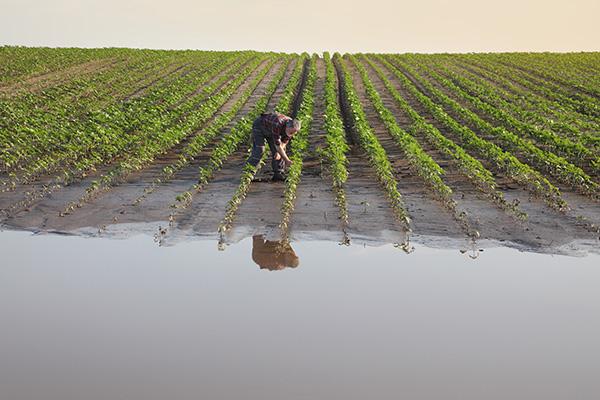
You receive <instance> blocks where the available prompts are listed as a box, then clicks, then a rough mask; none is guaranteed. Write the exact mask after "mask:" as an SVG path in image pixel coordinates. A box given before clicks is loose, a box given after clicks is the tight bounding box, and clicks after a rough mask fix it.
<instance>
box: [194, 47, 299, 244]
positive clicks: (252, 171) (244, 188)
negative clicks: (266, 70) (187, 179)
mask: <svg viewBox="0 0 600 400" xmlns="http://www.w3.org/2000/svg"><path fill="white" fill-rule="evenodd" d="M307 58H308V55H307V54H303V55H302V56H301V57H300V59H299V60H298V62H297V64H296V67H295V69H294V72H293V73H292V76H291V77H290V80H289V81H288V83H287V85H286V88H285V90H284V93H283V94H282V96H281V97H280V99H279V101H278V102H277V105H276V106H275V110H277V111H278V112H281V113H285V114H289V113H290V112H291V111H293V110H292V106H293V102H294V99H295V97H296V96H299V95H300V93H299V90H300V87H301V86H302V79H303V77H302V75H303V71H304V70H305V64H306V61H307ZM256 117H258V114H257V115H256ZM254 118H255V117H254V116H253V118H252V120H253V119H254ZM249 122H250V124H252V121H249ZM248 134H249V132H248V133H246V138H248ZM236 147H237V146H236ZM267 157H268V151H265V152H264V153H263V155H262V158H261V160H260V162H259V163H258V165H256V166H252V165H249V164H247V165H245V166H244V170H243V172H242V176H241V178H240V183H239V185H238V187H237V189H236V191H235V193H234V194H233V196H232V197H231V199H230V200H229V202H228V203H227V206H226V209H225V216H224V217H223V219H222V221H221V223H220V224H219V229H218V230H219V232H220V233H221V235H224V234H225V233H226V232H227V231H228V230H229V229H231V226H232V224H233V221H234V220H235V217H236V215H237V211H238V209H239V207H240V205H241V204H242V201H243V200H244V199H245V198H246V196H247V195H248V191H249V190H250V185H251V183H252V180H253V179H254V177H255V175H256V173H257V172H258V171H259V170H260V169H261V168H262V166H263V165H264V161H265V160H266V159H267ZM201 179H203V177H202V173H201ZM204 179H205V178H204Z"/></svg>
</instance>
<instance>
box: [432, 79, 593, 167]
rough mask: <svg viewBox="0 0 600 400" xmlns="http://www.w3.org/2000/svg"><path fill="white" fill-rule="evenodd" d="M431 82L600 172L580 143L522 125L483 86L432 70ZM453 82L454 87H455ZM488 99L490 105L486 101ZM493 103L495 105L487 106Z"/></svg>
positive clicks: (578, 162)
mask: <svg viewBox="0 0 600 400" xmlns="http://www.w3.org/2000/svg"><path fill="white" fill-rule="evenodd" d="M427 73H429V74H430V75H431V76H432V77H433V78H434V79H436V80H437V81H438V82H440V83H441V84H442V85H444V86H445V87H446V88H448V89H449V90H451V91H452V92H453V93H455V94H456V95H457V96H459V97H460V98H462V99H464V100H466V101H467V102H468V103H469V104H471V105H472V106H473V107H475V108H476V109H477V110H479V111H481V112H482V113H484V114H485V115H487V116H489V117H491V118H492V119H493V120H494V121H495V122H496V123H497V124H501V125H504V126H506V127H507V128H509V129H511V130H513V131H514V132H515V133H520V134H522V135H523V136H528V137H530V138H532V139H533V140H535V141H536V142H537V143H540V144H543V145H545V147H548V148H549V149H551V150H552V151H553V152H554V153H556V155H559V156H563V157H565V158H566V159H568V160H569V161H570V162H572V163H575V164H578V165H580V166H581V164H584V163H585V161H590V162H591V166H592V168H593V169H594V170H595V171H598V169H599V168H600V160H599V159H598V157H597V156H595V155H594V154H593V153H592V152H591V151H590V150H588V149H587V148H586V147H584V146H582V145H581V144H580V143H574V142H572V141H571V140H569V139H567V138H562V137H560V136H558V135H556V134H555V133H554V132H552V131H550V130H548V129H543V128H539V127H534V126H532V125H530V124H528V123H524V122H521V121H520V120H518V119H516V118H515V117H513V116H512V115H510V114H509V113H508V112H506V111H504V110H503V109H502V108H510V105H509V104H508V102H506V101H503V100H502V99H500V98H499V96H498V95H496V94H495V93H494V92H493V91H492V90H490V89H489V88H486V87H484V86H481V85H478V84H476V83H474V82H472V81H469V80H467V79H465V78H463V77H460V76H458V75H457V74H454V73H452V72H448V71H447V73H448V74H450V76H451V78H452V80H450V79H446V78H445V77H443V76H441V75H440V74H438V73H437V72H435V71H433V70H428V71H427ZM455 82H456V83H455ZM490 97H491V101H490V100H488V99H489V98H490ZM490 103H495V104H493V105H492V104H490ZM517 112H518V113H524V111H523V110H517Z"/></svg>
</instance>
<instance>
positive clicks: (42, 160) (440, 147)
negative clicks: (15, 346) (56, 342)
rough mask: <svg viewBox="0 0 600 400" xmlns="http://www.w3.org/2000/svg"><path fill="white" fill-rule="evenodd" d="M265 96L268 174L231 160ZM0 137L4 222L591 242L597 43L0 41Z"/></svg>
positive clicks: (599, 113)
mask: <svg viewBox="0 0 600 400" xmlns="http://www.w3.org/2000/svg"><path fill="white" fill-rule="evenodd" d="M267 110H277V111H280V112H283V113H285V114H288V115H290V116H293V117H296V118H298V119H300V120H301V121H302V129H301V131H300V132H299V133H298V134H297V135H296V136H295V137H294V139H293V140H292V143H291V146H290V147H291V158H292V160H293V164H292V166H291V167H290V169H289V170H288V171H287V180H286V182H283V183H281V182H277V183H273V182H268V180H267V179H266V177H268V176H269V173H270V166H269V164H270V163H268V162H267V163H264V161H265V160H266V159H267V157H268V154H265V157H264V158H263V162H261V164H259V166H258V167H257V168H252V167H250V166H244V162H245V160H246V158H247V157H248V150H249V148H250V134H251V125H252V121H253V119H254V118H255V117H257V116H258V115H259V114H260V113H262V112H265V111H267ZM0 148H1V153H0V209H1V211H0V223H1V224H2V226H3V227H4V228H8V229H27V230H33V231H50V232H78V233H86V234H94V235H110V234H113V235H119V234H131V233H132V232H151V233H152V234H153V235H154V236H155V239H156V240H157V241H158V242H160V243H169V241H175V240H177V239H181V238H189V237H210V238H218V239H220V241H221V243H227V242H228V241H237V240H239V239H241V238H244V237H246V236H248V235H253V234H256V233H264V234H266V235H267V236H270V237H277V238H282V239H283V240H288V239H290V238H291V239H294V238H317V239H327V240H336V241H339V242H340V243H343V244H349V243H353V242H356V241H360V242H362V241H366V242H374V243H382V242H385V243H396V244H397V245H398V247H399V248H401V249H403V250H405V251H410V249H411V245H410V243H409V239H410V238H421V239H423V240H428V241H431V240H434V241H436V242H437V243H438V244H439V243H440V240H441V243H445V241H446V240H461V241H466V242H472V243H475V242H476V241H480V240H483V239H493V240H496V241H499V242H504V243H507V244H510V245H511V246H517V247H522V248H527V249H534V250H538V251H556V249H558V248H561V249H564V247H565V246H573V243H575V242H576V243H577V246H580V247H581V246H583V247H585V248H587V249H597V248H598V245H599V244H600V229H599V226H600V204H599V200H600V53H570V54H551V53H544V54H539V53H505V54H452V55H446V54H440V55H417V54H403V55H394V54H346V55H343V56H342V55H340V54H333V55H330V54H329V53H324V54H322V55H316V54H315V55H309V54H302V55H297V54H282V53H259V52H252V51H241V52H208V51H158V50H130V49H47V48H23V47H0ZM425 238H427V239H425ZM431 238H435V239H431ZM561 246H562V247H561Z"/></svg>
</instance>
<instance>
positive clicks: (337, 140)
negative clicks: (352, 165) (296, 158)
mask: <svg viewBox="0 0 600 400" xmlns="http://www.w3.org/2000/svg"><path fill="white" fill-rule="evenodd" d="M323 59H324V62H325V85H324V91H325V93H324V97H325V99H324V100H325V114H324V115H323V119H324V126H325V132H326V136H325V140H326V142H327V147H326V150H325V158H326V160H327V164H328V165H329V168H330V171H331V176H332V181H333V191H334V193H335V201H336V204H337V206H338V210H339V217H340V220H341V222H342V229H343V230H344V232H345V233H346V230H347V228H348V203H347V201H346V190H345V188H344V186H345V184H346V181H347V180H348V169H347V165H348V159H347V157H346V153H347V152H348V150H349V146H348V142H347V141H346V131H345V129H344V121H343V119H342V115H341V110H340V105H339V102H338V93H337V79H336V75H335V69H334V66H333V63H332V62H331V57H330V55H329V53H324V54H323Z"/></svg>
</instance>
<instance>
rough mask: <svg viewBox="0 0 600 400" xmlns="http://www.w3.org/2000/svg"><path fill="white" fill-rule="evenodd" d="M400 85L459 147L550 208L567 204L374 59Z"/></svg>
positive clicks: (533, 173) (528, 170)
mask: <svg viewBox="0 0 600 400" xmlns="http://www.w3.org/2000/svg"><path fill="white" fill-rule="evenodd" d="M375 58H376V59H378V60H379V61H380V62H381V63H383V65H385V66H386V68H387V69H388V70H389V71H390V72H392V73H393V74H394V76H395V77H396V78H397V79H398V80H399V81H400V82H401V83H402V85H403V86H404V87H405V88H406V90H408V91H409V92H410V94H411V95H412V96H414V97H415V98H416V99H417V101H418V102H419V103H421V105H422V106H423V107H424V108H425V109H426V110H427V111H428V112H429V113H431V115H432V116H433V118H434V119H435V120H436V121H438V122H439V123H440V124H441V125H443V126H444V127H446V129H448V130H449V131H450V132H452V133H453V134H455V135H456V136H457V137H458V138H460V139H461V142H462V145H463V147H466V148H467V149H469V150H471V151H472V152H475V153H477V154H478V155H479V156H480V157H482V158H485V159H487V160H489V161H490V162H492V163H493V164H494V165H495V166H496V168H498V170H501V171H503V172H504V173H505V174H506V175H507V176H508V177H510V178H511V179H513V180H514V181H516V182H519V183H520V184H521V185H523V186H524V187H526V188H527V189H528V190H530V191H531V192H532V193H534V194H536V195H538V196H540V197H542V198H544V199H545V201H546V202H547V203H548V205H550V206H551V207H553V208H557V209H560V210H562V209H566V208H567V204H566V203H565V202H564V200H563V199H562V197H561V195H560V191H559V190H558V188H556V187H555V186H554V185H552V184H551V183H550V182H549V181H548V180H547V179H546V178H545V177H544V176H542V175H541V174H540V173H539V172H537V171H535V170H534V169H532V168H531V167H530V166H529V165H527V164H524V163H522V162H521V161H519V160H518V159H517V158H516V157H515V156H514V155H512V154H511V153H509V152H506V151H504V150H503V149H502V148H500V147H499V146H497V145H496V144H494V143H492V142H490V141H488V140H485V139H483V138H481V137H479V136H478V135H477V134H476V133H475V132H473V131H472V130H471V129H469V128H468V127H466V126H463V125H461V124H460V123H458V122H457V121H456V120H454V119H453V118H452V117H451V116H450V115H448V114H447V113H446V112H445V111H444V109H443V108H442V107H441V106H440V105H439V104H437V103H435V102H434V101H433V100H431V99H430V98H429V97H427V96H426V95H424V94H423V93H422V92H421V91H420V90H419V89H417V87H416V86H415V85H414V84H413V83H412V82H411V80H410V79H408V78H407V77H406V76H405V75H404V74H403V73H402V72H401V71H400V70H399V69H397V68H396V67H395V66H394V65H392V64H391V63H390V62H389V61H388V60H387V59H385V58H383V57H382V56H375Z"/></svg>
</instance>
